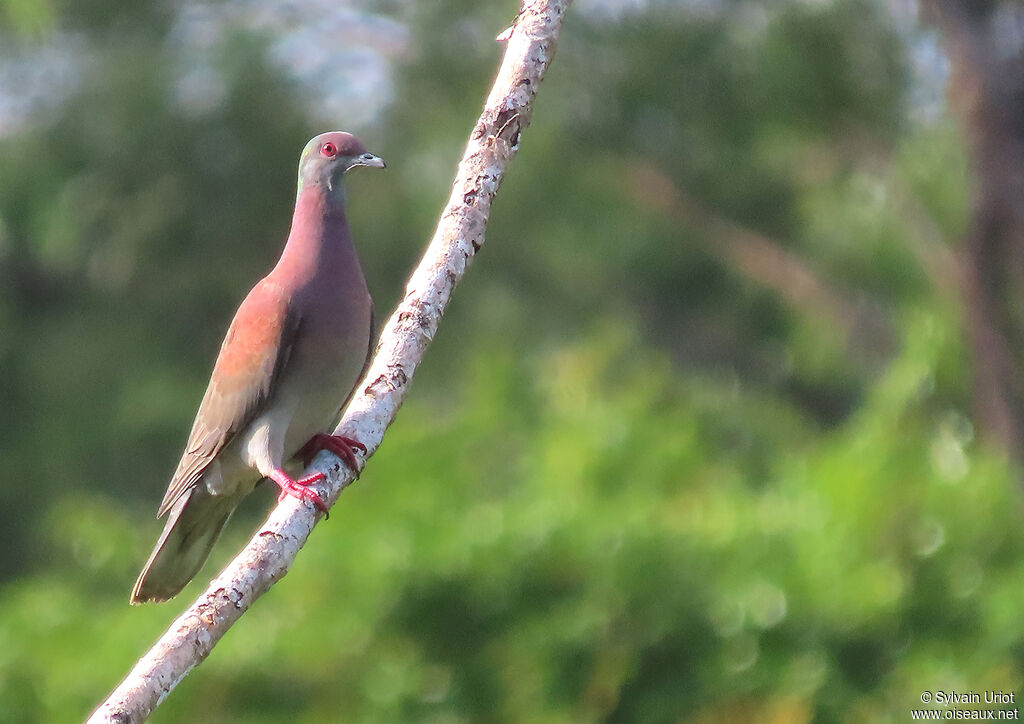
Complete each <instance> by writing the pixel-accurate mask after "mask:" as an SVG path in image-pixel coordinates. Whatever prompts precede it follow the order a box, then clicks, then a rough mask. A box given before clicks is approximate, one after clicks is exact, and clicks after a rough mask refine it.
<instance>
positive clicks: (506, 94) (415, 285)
mask: <svg viewBox="0 0 1024 724" xmlns="http://www.w3.org/2000/svg"><path fill="white" fill-rule="evenodd" d="M570 2H571V0H527V2H526V3H525V5H524V7H523V9H522V11H521V12H520V14H519V16H518V17H517V18H516V21H515V24H514V26H513V28H511V29H510V30H511V32H509V31H506V32H505V33H502V35H501V36H500V37H501V39H502V40H503V41H505V40H507V43H508V45H507V47H506V50H505V57H504V59H503V61H502V64H501V68H500V70H499V71H498V76H497V78H496V79H495V82H494V86H493V87H492V88H491V93H490V95H489V96H488V98H487V102H486V103H485V105H484V108H483V112H482V113H481V115H480V119H479V121H477V123H476V125H475V126H474V128H473V131H472V134H471V135H470V139H469V143H468V144H467V146H466V151H465V154H464V155H463V158H462V161H461V163H460V164H459V168H458V172H457V174H456V176H455V183H454V188H453V190H452V195H451V198H450V199H449V201H448V204H447V206H446V207H445V209H444V212H443V213H442V214H441V219H440V221H439V222H438V226H437V230H436V231H435V232H434V237H433V239H432V240H431V242H430V245H429V247H428V248H427V250H426V253H425V254H424V256H423V259H422V260H421V262H420V264H419V266H418V267H417V268H416V270H415V272H413V275H412V277H411V278H410V279H409V283H408V286H407V288H406V294H405V298H404V299H403V300H402V302H401V304H399V305H398V308H397V309H396V310H395V312H394V313H393V314H392V315H391V318H390V319H389V320H388V323H387V325H386V326H385V327H384V330H383V332H382V333H381V338H380V342H379V344H378V346H377V352H376V355H375V356H374V359H373V363H372V365H371V367H370V369H369V371H368V372H367V374H366V377H365V378H364V379H363V381H362V382H361V383H360V385H361V388H360V391H359V393H358V394H356V395H355V397H354V398H353V400H352V401H351V403H350V404H349V406H348V408H347V409H346V412H345V416H344V417H343V418H342V421H341V423H340V424H339V425H338V430H337V434H344V435H347V436H349V437H355V438H357V439H359V440H360V441H361V442H362V443H363V444H365V445H366V448H367V451H368V455H369V454H373V452H374V451H375V450H376V449H377V448H378V447H379V446H380V443H381V440H382V438H383V436H384V431H385V430H386V429H387V427H388V426H389V425H390V424H391V422H392V420H394V418H395V414H396V413H397V412H398V408H399V407H400V406H401V404H402V400H403V398H404V397H405V394H406V391H407V390H408V389H409V384H410V383H411V381H412V377H413V374H414V373H415V371H416V368H417V367H418V366H419V363H420V360H421V359H422V358H423V354H424V352H425V351H426V348H427V346H428V345H429V344H430V341H431V339H433V337H434V333H435V332H436V330H437V326H438V322H439V321H440V319H441V315H442V314H444V310H445V307H446V306H447V305H448V300H449V299H450V298H451V294H452V290H453V289H454V288H455V285H456V283H457V282H458V281H459V279H460V278H462V275H463V274H464V273H465V271H466V267H467V265H468V264H469V261H470V259H472V258H473V256H474V255H475V254H476V252H477V251H478V250H479V249H480V247H481V246H482V245H483V243H484V231H485V228H486V225H487V217H488V214H489V212H490V207H491V202H492V200H493V199H494V196H495V194H496V193H497V190H498V186H499V185H500V183H501V180H502V178H503V176H504V175H505V168H506V166H507V165H508V162H509V160H510V159H511V158H512V156H514V155H515V153H516V151H517V150H518V147H519V136H520V132H521V131H522V129H523V128H525V127H526V125H527V124H528V123H529V118H530V107H531V104H532V102H533V99H534V97H535V96H536V94H537V88H538V86H539V84H540V81H541V80H542V79H543V77H544V73H545V71H546V70H547V68H548V65H549V64H550V63H551V59H552V56H553V55H554V51H555V44H556V41H557V38H558V32H559V29H560V27H561V22H562V17H563V15H564V14H565V11H566V9H567V8H568V6H569V4H570ZM310 469H311V470H318V471H321V472H324V473H326V474H327V480H326V481H325V483H324V484H323V485H322V486H321V487H320V493H321V495H322V496H323V497H324V499H325V500H327V501H328V503H329V504H333V503H334V501H335V500H337V498H338V496H339V495H340V493H341V491H342V490H343V489H344V488H345V487H347V486H348V485H350V484H351V483H352V480H353V478H352V475H351V473H350V472H349V470H348V468H347V467H345V466H343V465H342V464H341V463H340V462H339V461H338V459H337V458H335V457H333V456H332V455H330V454H328V453H320V454H319V455H318V456H317V458H316V459H315V460H314V461H313V465H312V466H311V468H310ZM317 518H318V514H317V512H316V510H315V509H314V508H313V506H312V505H310V504H307V503H305V502H302V501H300V500H298V499H296V498H290V497H289V498H287V499H286V500H285V501H284V502H282V503H280V504H278V506H277V507H276V508H275V509H274V510H273V511H272V512H271V514H270V516H269V517H268V518H267V520H266V521H265V522H264V524H263V526H262V527H261V528H260V529H259V531H258V532H257V533H256V534H255V535H254V536H253V538H252V540H250V541H249V544H248V545H247V546H246V547H245V549H243V550H242V552H241V553H239V555H238V556H237V557H236V558H235V559H234V560H233V561H232V562H231V563H230V564H229V565H228V567H227V568H225V569H224V570H223V571H222V572H221V573H220V575H218V576H217V577H216V578H215V579H213V581H211V583H210V585H209V587H208V588H207V589H206V591H205V592H204V593H203V594H202V595H201V596H199V598H197V599H196V601H195V602H194V603H193V604H192V605H191V606H189V608H188V610H186V611H185V612H184V613H183V614H182V615H181V616H179V617H178V619H177V620H176V621H175V622H174V623H173V624H172V625H171V627H170V628H169V629H168V630H167V631H166V633H164V635H163V636H162V637H161V638H160V640H159V641H157V642H156V644H155V645H154V646H153V648H152V649H150V650H149V652H148V653H146V654H145V655H144V656H143V657H142V658H141V659H139V661H138V662H137V663H136V665H135V667H134V668H133V669H132V671H131V672H130V673H129V674H128V676H126V677H125V679H124V681H122V682H121V684H120V685H119V686H118V687H117V688H116V689H115V690H114V691H113V692H112V693H111V694H110V696H109V697H108V698H107V700H106V701H104V702H103V703H102V704H100V706H99V707H98V708H97V709H96V711H95V712H93V714H92V716H91V717H90V719H89V722H93V723H95V722H119V723H127V722H140V721H143V720H145V719H146V718H147V717H148V716H149V715H150V714H151V713H152V712H153V710H154V709H155V708H156V707H157V706H158V705H159V704H160V702H161V701H163V700H164V698H166V697H167V695H168V694H169V693H170V692H171V690H173V689H174V687H175V686H177V685H178V683H179V682H181V680H182V679H183V678H184V677H185V675H186V674H188V672H189V671H190V670H191V669H192V668H193V667H195V666H196V665H197V664H198V663H199V662H200V661H202V660H203V659H204V658H206V656H207V655H208V654H209V653H210V651H211V650H212V649H213V647H214V646H215V645H216V644H217V642H218V641H219V640H220V638H221V637H222V636H223V635H224V634H225V632H227V630H228V629H229V628H230V627H231V625H232V624H233V623H235V621H237V620H238V619H239V618H240V617H241V616H242V614H243V613H245V611H246V610H247V609H248V608H249V606H250V605H252V603H253V601H255V600H256V599H257V598H259V596H260V595H262V594H263V593H265V592H266V591H267V590H269V589H270V587H271V586H272V585H273V584H274V583H275V582H276V581H277V580H278V579H280V578H281V577H283V576H284V575H285V573H287V572H288V569H289V567H290V566H291V564H292V562H293V561H294V560H295V556H296V554H297V553H298V551H299V549H300V548H301V547H302V546H303V544H304V543H305V542H306V539H307V538H308V537H309V534H310V532H311V531H312V530H313V526H314V525H315V524H316V522H317Z"/></svg>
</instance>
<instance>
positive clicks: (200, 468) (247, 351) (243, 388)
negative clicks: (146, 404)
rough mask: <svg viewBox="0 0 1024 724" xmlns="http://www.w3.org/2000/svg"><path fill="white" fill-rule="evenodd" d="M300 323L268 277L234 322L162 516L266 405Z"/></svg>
mask: <svg viewBox="0 0 1024 724" xmlns="http://www.w3.org/2000/svg"><path fill="white" fill-rule="evenodd" d="M299 324H300V319H299V315H298V314H297V313H295V312H294V311H291V310H290V309H289V305H288V295H287V294H286V292H285V290H284V289H283V288H281V286H280V285H278V284H277V283H275V282H273V281H272V280H270V279H264V280H262V281H261V282H260V283H259V284H257V285H256V286H255V287H253V290H252V291H251V292H249V295H248V296H247V297H246V298H245V301H243V302H242V306H240V307H239V308H238V311H237V312H236V313H235V318H234V319H233V320H232V321H231V326H230V327H229V328H228V333H227V336H226V337H225V338H224V343H223V344H222V345H221V348H220V353H219V354H218V355H217V363H216V364H215V365H214V368H213V375H212V376H211V378H210V386H209V387H207V389H206V394H205V395H204V396H203V402H202V404H200V406H199V412H198V413H197V414H196V420H195V422H194V423H193V424H192V432H191V433H190V434H189V436H188V443H187V444H186V445H185V452H184V454H183V455H182V456H181V462H179V463H178V469H177V470H176V471H175V473H174V477H173V478H171V482H170V485H169V486H168V487H167V493H166V494H165V495H164V500H163V502H162V503H161V504H160V509H159V511H158V512H157V517H162V516H163V515H164V514H165V513H167V511H168V510H170V509H171V506H173V505H174V502H175V501H176V500H177V499H178V498H179V497H180V496H181V495H182V494H183V493H185V492H186V491H188V490H189V489H191V488H192V487H193V486H194V485H195V484H196V483H197V482H198V481H199V479H200V478H201V477H202V475H203V472H204V471H205V470H206V468H207V466H209V464H210V462H211V461H212V460H213V459H214V458H215V457H216V455H217V453H219V452H220V451H221V450H222V449H223V448H224V446H225V445H227V444H228V443H229V442H231V440H232V438H234V436H235V435H236V434H237V433H238V432H239V431H240V430H243V429H245V426H246V425H248V424H249V423H250V422H251V421H252V420H253V419H254V418H255V417H256V416H257V415H258V414H259V413H260V412H261V411H262V409H263V407H264V405H265V404H266V401H267V399H268V397H269V396H270V392H271V390H272V389H273V387H274V382H275V380H276V379H277V378H278V376H279V375H280V374H281V370H282V369H283V368H284V366H285V365H286V364H287V362H288V358H289V357H290V355H291V351H292V347H293V346H294V344H295V339H296V336H297V333H298V329H299Z"/></svg>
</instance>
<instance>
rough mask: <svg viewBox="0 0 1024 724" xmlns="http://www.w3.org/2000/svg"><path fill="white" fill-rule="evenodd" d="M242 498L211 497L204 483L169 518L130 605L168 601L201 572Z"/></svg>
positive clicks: (147, 562) (175, 508)
mask: <svg viewBox="0 0 1024 724" xmlns="http://www.w3.org/2000/svg"><path fill="white" fill-rule="evenodd" d="M241 498H242V496H235V495H212V494H211V493H210V491H209V490H208V489H207V487H206V485H205V484H204V483H203V481H202V480H200V481H199V484H198V485H196V486H195V487H194V488H192V490H190V491H189V492H187V493H185V494H184V495H182V496H181V497H180V498H179V499H178V501H177V502H176V503H175V504H174V506H173V507H172V508H171V510H170V511H169V512H168V515H167V524H166V525H165V526H164V531H163V533H161V534H160V540H158V541H157V542H156V547H155V548H154V549H153V552H152V553H151V554H150V556H149V560H148V561H146V565H145V566H144V567H143V569H142V573H140V574H139V580H137V581H136V582H135V588H134V589H132V597H131V602H132V603H133V604H136V603H144V602H146V601H166V600H168V599H169V598H172V597H173V596H175V595H177V593H178V592H179V591H181V589H183V588H184V587H185V586H186V584H188V582H189V581H191V580H192V578H193V576H195V575H196V573H198V572H199V569H200V568H202V566H203V563H205V562H206V559H207V557H208V556H209V555H210V550H211V549H212V548H213V544H214V543H216V542H217V538H218V537H219V536H220V532H221V531H222V530H223V529H224V525H225V524H226V523H227V522H228V518H230V517H231V514H232V513H233V512H234V511H235V508H236V507H237V506H238V503H239V502H240V501H241Z"/></svg>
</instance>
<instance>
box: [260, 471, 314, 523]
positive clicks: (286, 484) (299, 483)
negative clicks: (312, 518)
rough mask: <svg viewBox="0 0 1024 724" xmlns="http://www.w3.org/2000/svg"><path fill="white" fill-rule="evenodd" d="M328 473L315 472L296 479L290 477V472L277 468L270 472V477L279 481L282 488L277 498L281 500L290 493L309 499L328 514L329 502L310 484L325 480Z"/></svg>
mask: <svg viewBox="0 0 1024 724" xmlns="http://www.w3.org/2000/svg"><path fill="white" fill-rule="evenodd" d="M325 477H327V476H326V475H324V474H323V473H313V474H312V475H307V476H306V477H304V478H299V479H297V480H296V479H294V478H290V477H288V474H287V473H286V472H285V471H284V470H280V469H278V470H275V471H274V472H273V473H271V474H270V479H271V480H273V481H274V482H275V483H277V487H279V488H281V494H280V495H279V496H277V500H278V501H279V502H280V501H282V500H284V499H285V498H286V497H288V496H289V495H290V496H292V497H293V498H298V499H299V500H308V501H310V502H312V503H313V505H315V506H316V507H317V508H318V509H319V510H320V512H321V513H323V514H324V515H325V516H326V515H327V503H325V502H324V499H323V498H321V497H320V495H319V494H318V493H317V492H316V491H315V490H310V488H309V486H310V485H312V484H313V483H319V482H320V481H321V480H323V479H324V478H325Z"/></svg>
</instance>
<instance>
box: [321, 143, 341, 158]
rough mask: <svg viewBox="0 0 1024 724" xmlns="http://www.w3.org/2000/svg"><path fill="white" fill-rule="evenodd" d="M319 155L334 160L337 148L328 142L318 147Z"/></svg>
mask: <svg viewBox="0 0 1024 724" xmlns="http://www.w3.org/2000/svg"><path fill="white" fill-rule="evenodd" d="M320 154H321V155H322V156H326V157H327V158H334V157H335V156H337V155H338V147H337V146H335V145H334V144H333V143H331V142H330V141H328V142H327V143H325V144H324V145H322V146H321V147H320Z"/></svg>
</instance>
